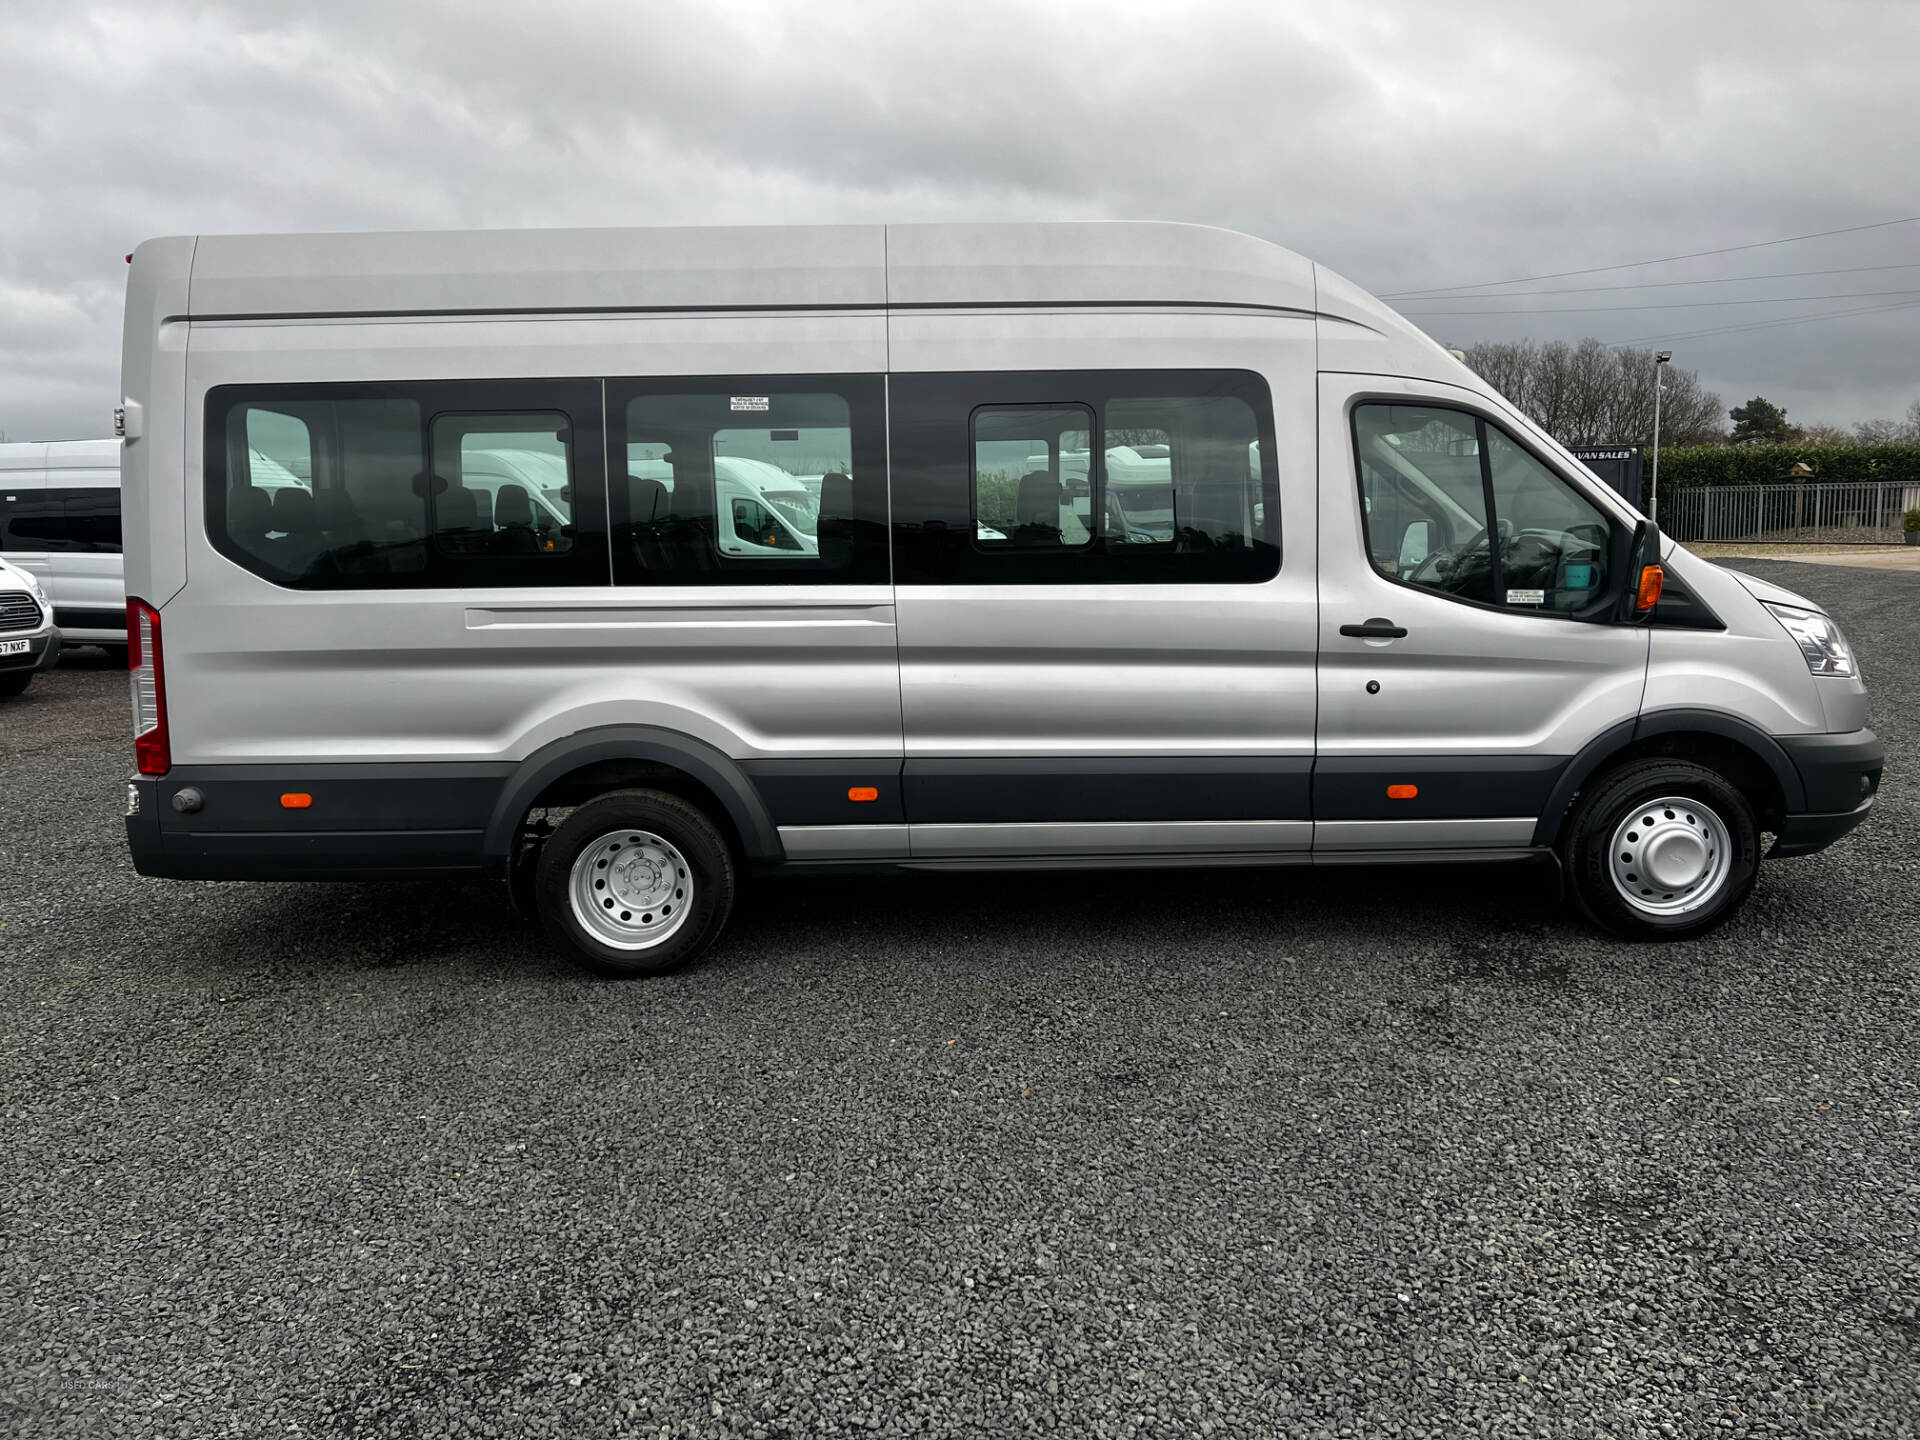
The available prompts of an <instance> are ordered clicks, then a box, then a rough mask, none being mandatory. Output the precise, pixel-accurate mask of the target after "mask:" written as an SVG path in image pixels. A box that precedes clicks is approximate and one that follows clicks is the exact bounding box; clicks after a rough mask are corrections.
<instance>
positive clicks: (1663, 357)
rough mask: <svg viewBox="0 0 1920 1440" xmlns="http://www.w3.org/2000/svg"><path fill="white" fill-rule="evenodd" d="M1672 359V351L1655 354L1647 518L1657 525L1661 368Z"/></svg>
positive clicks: (1657, 351) (1658, 514)
mask: <svg viewBox="0 0 1920 1440" xmlns="http://www.w3.org/2000/svg"><path fill="white" fill-rule="evenodd" d="M1671 359H1673V352H1672V351H1671V350H1656V351H1654V352H1653V489H1652V492H1651V502H1650V503H1649V505H1648V507H1647V518H1648V519H1649V520H1651V521H1653V523H1654V524H1656V525H1658V524H1659V523H1660V392H1661V390H1662V389H1664V388H1665V387H1664V386H1662V385H1661V383H1660V367H1661V366H1662V365H1664V364H1666V363H1667V362H1668V361H1669V360H1671Z"/></svg>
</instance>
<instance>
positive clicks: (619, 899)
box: [567, 830, 693, 950]
mask: <svg viewBox="0 0 1920 1440" xmlns="http://www.w3.org/2000/svg"><path fill="white" fill-rule="evenodd" d="M567 899H568V902H569V904H570V905H571V906H572V908H573V915H574V918H575V919H576V920H578V921H579V922H580V925H581V927H582V928H583V929H585V930H586V931H587V932H588V933H589V934H591V935H592V936H593V937H594V938H595V939H597V940H599V941H600V942H601V943H602V944H605V945H610V946H612V947H613V948H615V949H618V950H647V949H651V948H652V947H653V946H655V945H658V944H660V943H661V942H662V941H664V940H665V939H667V937H668V936H670V935H672V934H673V933H674V932H675V931H677V930H678V929H679V928H680V927H681V925H682V924H684V923H685V922H686V918H687V914H688V912H689V911H690V910H691V909H692V905H693V874H692V871H691V869H690V867H689V866H688V864H687V860H686V857H685V856H684V855H682V854H681V853H680V852H679V850H677V849H676V848H674V846H673V844H672V843H671V842H670V841H668V840H666V839H664V838H662V837H661V836H659V835H656V834H654V833H652V832H651V831H648V830H615V831H610V832H608V833H607V834H605V835H602V836H600V837H599V838H598V839H597V840H594V841H593V842H591V843H590V844H588V845H587V846H586V847H585V848H584V849H582V850H581V852H580V857H579V858H578V859H577V860H575V861H574V862H573V869H572V871H571V872H570V873H569V875H568V877H567Z"/></svg>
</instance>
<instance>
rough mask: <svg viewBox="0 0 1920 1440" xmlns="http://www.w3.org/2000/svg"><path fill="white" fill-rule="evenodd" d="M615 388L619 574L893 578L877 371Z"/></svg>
mask: <svg viewBox="0 0 1920 1440" xmlns="http://www.w3.org/2000/svg"><path fill="white" fill-rule="evenodd" d="M607 389H608V408H609V415H608V418H609V421H610V422H612V423H611V424H610V426H609V429H610V432H611V433H610V437H609V442H610V444H611V446H612V454H613V456H614V457H615V464H614V473H613V485H612V494H611V497H610V498H611V515H612V524H613V527H614V529H613V560H614V582H615V583H616V584H620V585H819V584H838V585H849V584H875V583H885V581H886V580H887V577H888V561H887V537H886V514H887V495H886V482H885V476H886V430H885V418H884V413H883V399H882V397H883V394H884V389H883V384H882V382H881V380H880V378H879V377H878V376H794V377H768V376H748V377H738V378H719V379H701V380H681V379H674V380H660V381H643V380H628V381H609V382H608V387H607ZM616 417H617V418H616ZM621 457H624V458H625V466H624V474H623V473H622V467H621V465H620V463H619V462H620V458H621Z"/></svg>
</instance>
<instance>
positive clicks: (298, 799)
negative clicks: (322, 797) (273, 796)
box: [280, 793, 313, 810]
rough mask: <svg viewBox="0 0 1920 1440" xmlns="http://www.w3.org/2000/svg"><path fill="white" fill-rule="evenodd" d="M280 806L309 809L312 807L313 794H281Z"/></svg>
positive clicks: (283, 807) (290, 808)
mask: <svg viewBox="0 0 1920 1440" xmlns="http://www.w3.org/2000/svg"><path fill="white" fill-rule="evenodd" d="M280 808H281V809H282V810H311V809H312V808H313V796H311V795H301V794H297V793H296V794H293V795H282V796H281V797H280Z"/></svg>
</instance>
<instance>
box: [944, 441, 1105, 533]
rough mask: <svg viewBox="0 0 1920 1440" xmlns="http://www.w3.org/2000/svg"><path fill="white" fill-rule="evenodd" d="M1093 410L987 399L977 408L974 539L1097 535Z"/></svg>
mask: <svg viewBox="0 0 1920 1440" xmlns="http://www.w3.org/2000/svg"><path fill="white" fill-rule="evenodd" d="M1092 445H1093V411H1092V410H1089V409H1087V408H1085V407H1082V406H1071V405H1068V406H1044V405H983V406H981V407H980V408H979V409H978V410H976V411H974V412H973V523H974V532H973V533H974V543H975V544H977V545H979V546H980V547H981V548H982V549H988V550H991V549H1005V548H1017V549H1035V548H1038V549H1046V550H1072V549H1077V548H1079V547H1081V546H1084V545H1090V544H1092V543H1093V468H1092V465H1091V457H1092Z"/></svg>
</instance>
